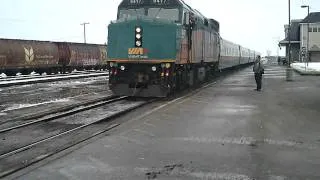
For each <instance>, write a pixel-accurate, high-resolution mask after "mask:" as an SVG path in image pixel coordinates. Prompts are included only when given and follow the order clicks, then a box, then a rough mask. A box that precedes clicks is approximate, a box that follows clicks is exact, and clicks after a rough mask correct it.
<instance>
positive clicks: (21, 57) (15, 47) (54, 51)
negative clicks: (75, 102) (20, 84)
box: [0, 39, 62, 75]
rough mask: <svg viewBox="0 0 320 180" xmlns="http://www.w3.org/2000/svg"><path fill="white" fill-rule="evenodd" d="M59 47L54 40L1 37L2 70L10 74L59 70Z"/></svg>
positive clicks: (0, 58) (0, 69)
mask: <svg viewBox="0 0 320 180" xmlns="http://www.w3.org/2000/svg"><path fill="white" fill-rule="evenodd" d="M61 67H62V66H61V64H60V63H59V51H58V47H57V45H56V44H55V43H53V42H48V41H32V40H16V39H0V71H1V73H6V74H8V75H13V74H15V73H17V72H22V73H30V72H31V71H37V72H40V73H41V72H45V71H46V72H47V71H52V70H58V69H60V68H61Z"/></svg>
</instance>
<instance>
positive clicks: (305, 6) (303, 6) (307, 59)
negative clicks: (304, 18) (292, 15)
mask: <svg viewBox="0 0 320 180" xmlns="http://www.w3.org/2000/svg"><path fill="white" fill-rule="evenodd" d="M301 8H308V16H309V15H310V6H309V5H302V6H301ZM309 33H310V32H309V23H307V52H306V54H307V58H306V62H305V63H306V65H307V66H308V62H309V39H310V38H309Z"/></svg>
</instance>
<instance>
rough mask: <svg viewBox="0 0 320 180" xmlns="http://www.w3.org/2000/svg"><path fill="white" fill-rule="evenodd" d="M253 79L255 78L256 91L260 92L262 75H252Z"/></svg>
mask: <svg viewBox="0 0 320 180" xmlns="http://www.w3.org/2000/svg"><path fill="white" fill-rule="evenodd" d="M254 77H255V79H256V83H257V90H258V91H260V90H261V86H262V74H261V73H254Z"/></svg>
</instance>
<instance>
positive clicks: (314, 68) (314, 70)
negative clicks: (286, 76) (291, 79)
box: [292, 63, 320, 75]
mask: <svg viewBox="0 0 320 180" xmlns="http://www.w3.org/2000/svg"><path fill="white" fill-rule="evenodd" d="M292 68H293V69H294V70H296V71H298V72H299V73H300V74H303V75H320V63H308V64H306V63H293V64H292Z"/></svg>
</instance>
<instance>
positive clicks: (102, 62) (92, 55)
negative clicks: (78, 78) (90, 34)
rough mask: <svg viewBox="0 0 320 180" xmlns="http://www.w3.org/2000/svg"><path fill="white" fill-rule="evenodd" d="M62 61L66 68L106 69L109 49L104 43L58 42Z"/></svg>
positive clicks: (68, 69)
mask: <svg viewBox="0 0 320 180" xmlns="http://www.w3.org/2000/svg"><path fill="white" fill-rule="evenodd" d="M57 44H58V47H59V57H60V61H61V62H64V64H63V65H64V68H66V70H67V71H70V69H78V70H83V69H95V70H99V69H106V65H107V49H106V46H104V45H98V44H82V43H66V42H60V43H57Z"/></svg>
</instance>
